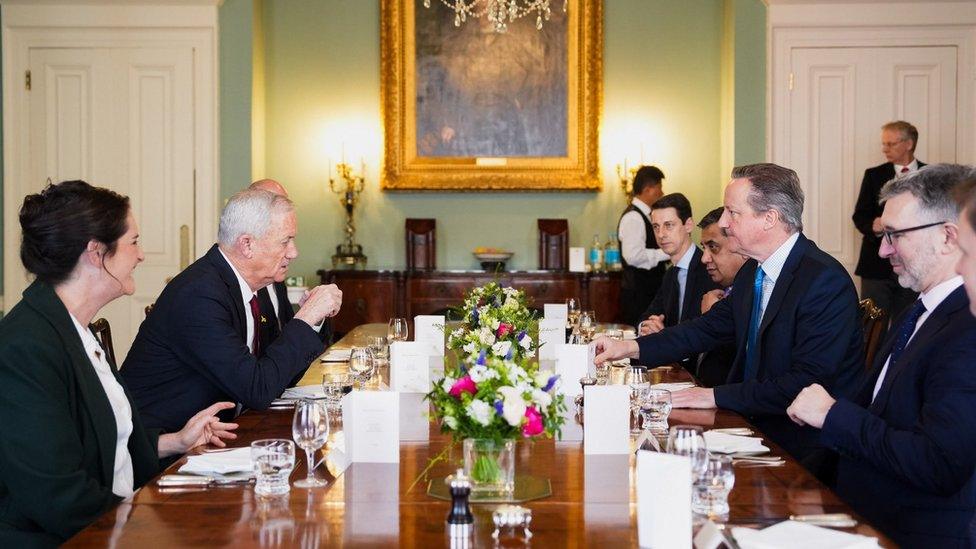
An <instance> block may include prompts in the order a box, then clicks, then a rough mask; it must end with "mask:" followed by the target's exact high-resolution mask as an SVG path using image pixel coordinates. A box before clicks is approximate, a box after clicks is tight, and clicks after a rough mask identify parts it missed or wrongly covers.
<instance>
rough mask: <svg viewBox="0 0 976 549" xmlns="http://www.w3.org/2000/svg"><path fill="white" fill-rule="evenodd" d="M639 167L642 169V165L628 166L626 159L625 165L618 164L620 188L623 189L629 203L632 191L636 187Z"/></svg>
mask: <svg viewBox="0 0 976 549" xmlns="http://www.w3.org/2000/svg"><path fill="white" fill-rule="evenodd" d="M638 169H640V166H634V167H632V168H628V167H627V161H626V160H624V164H623V166H621V165H620V164H617V178H618V179H620V190H621V191H623V193H624V200H626V201H627V202H628V203H629V202H630V193H631V191H632V190H633V188H634V177H635V176H636V175H637V170H638Z"/></svg>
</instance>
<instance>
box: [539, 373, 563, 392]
mask: <svg viewBox="0 0 976 549" xmlns="http://www.w3.org/2000/svg"><path fill="white" fill-rule="evenodd" d="M558 379H559V374H555V375H552V376H549V381H547V382H546V386H545V387H543V388H542V390H543V391H549V390H550V389H552V387H553V386H554V385H555V384H556V381H557V380H558Z"/></svg>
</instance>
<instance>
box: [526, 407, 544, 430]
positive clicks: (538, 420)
mask: <svg viewBox="0 0 976 549" xmlns="http://www.w3.org/2000/svg"><path fill="white" fill-rule="evenodd" d="M525 419H526V420H528V421H526V422H525V425H524V426H523V427H522V436H524V437H534V436H536V435H538V434H540V433H542V429H543V428H542V414H540V413H539V411H538V410H536V409H535V406H529V407H528V408H526V409H525Z"/></svg>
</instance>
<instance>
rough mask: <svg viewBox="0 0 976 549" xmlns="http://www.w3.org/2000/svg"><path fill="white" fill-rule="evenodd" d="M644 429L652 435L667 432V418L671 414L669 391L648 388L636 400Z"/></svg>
mask: <svg viewBox="0 0 976 549" xmlns="http://www.w3.org/2000/svg"><path fill="white" fill-rule="evenodd" d="M638 405H639V406H640V413H641V418H642V419H643V420H644V423H643V425H644V429H646V430H648V431H650V432H651V433H654V434H661V435H663V434H665V433H667V432H668V416H669V415H670V414H671V391H668V390H667V389H654V388H651V387H648V388H647V389H644V390H642V391H641V394H640V397H639V398H638Z"/></svg>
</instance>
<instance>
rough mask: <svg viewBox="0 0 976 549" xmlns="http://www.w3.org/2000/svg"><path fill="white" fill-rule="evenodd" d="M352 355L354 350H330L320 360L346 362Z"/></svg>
mask: <svg viewBox="0 0 976 549" xmlns="http://www.w3.org/2000/svg"><path fill="white" fill-rule="evenodd" d="M351 354H352V349H329V350H328V351H326V353H325V354H324V355H322V357H321V358H319V360H320V361H322V362H346V361H348V360H349V355H351Z"/></svg>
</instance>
